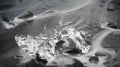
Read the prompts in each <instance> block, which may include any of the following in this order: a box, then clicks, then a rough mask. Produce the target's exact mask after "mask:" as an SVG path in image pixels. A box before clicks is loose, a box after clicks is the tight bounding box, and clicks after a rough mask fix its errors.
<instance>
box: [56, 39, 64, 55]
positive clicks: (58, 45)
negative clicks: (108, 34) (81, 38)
mask: <svg viewBox="0 0 120 67" xmlns="http://www.w3.org/2000/svg"><path fill="white" fill-rule="evenodd" d="M63 43H65V41H63V40H60V41H58V42H57V43H56V45H55V51H56V53H57V51H58V52H60V53H61V51H60V49H61V48H63V47H62V45H63Z"/></svg>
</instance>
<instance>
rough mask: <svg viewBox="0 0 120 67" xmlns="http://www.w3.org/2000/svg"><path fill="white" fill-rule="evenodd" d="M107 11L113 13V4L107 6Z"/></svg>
mask: <svg viewBox="0 0 120 67" xmlns="http://www.w3.org/2000/svg"><path fill="white" fill-rule="evenodd" d="M107 10H108V11H113V10H115V5H114V4H113V3H110V4H109V5H107Z"/></svg>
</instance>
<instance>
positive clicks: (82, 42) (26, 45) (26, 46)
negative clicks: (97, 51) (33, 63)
mask: <svg viewBox="0 0 120 67" xmlns="http://www.w3.org/2000/svg"><path fill="white" fill-rule="evenodd" d="M63 31H66V33H63ZM67 38H70V39H72V40H73V41H74V43H75V44H76V48H79V49H80V50H82V53H87V52H88V51H89V49H90V46H91V45H90V44H88V43H87V42H86V40H87V39H88V40H89V41H90V38H91V34H89V33H88V32H87V31H78V30H76V29H74V28H64V29H62V30H61V31H56V32H55V33H54V35H52V36H51V37H47V36H44V35H42V34H40V35H39V36H32V35H27V36H24V35H16V36H15V40H16V42H17V44H18V45H19V46H20V47H21V48H22V49H23V50H24V51H25V52H27V53H29V55H30V56H32V58H33V59H35V58H36V53H38V54H39V56H40V57H41V58H42V59H46V60H48V61H49V60H50V59H52V58H54V56H55V55H56V54H55V45H56V43H57V42H58V41H59V40H61V39H63V40H65V41H67V42H69V41H68V40H67ZM69 43H70V42H69ZM69 43H67V44H69Z"/></svg>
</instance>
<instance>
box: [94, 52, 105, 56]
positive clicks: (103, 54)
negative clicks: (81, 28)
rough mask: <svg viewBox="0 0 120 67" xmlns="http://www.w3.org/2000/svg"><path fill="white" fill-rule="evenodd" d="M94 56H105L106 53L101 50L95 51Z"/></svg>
mask: <svg viewBox="0 0 120 67" xmlns="http://www.w3.org/2000/svg"><path fill="white" fill-rule="evenodd" d="M95 56H106V54H105V53H103V52H100V51H97V52H96V53H95Z"/></svg>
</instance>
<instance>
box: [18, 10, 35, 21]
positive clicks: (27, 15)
mask: <svg viewBox="0 0 120 67" xmlns="http://www.w3.org/2000/svg"><path fill="white" fill-rule="evenodd" d="M33 15H34V14H33V13H32V12H30V11H27V12H26V13H25V14H23V15H21V16H19V17H18V18H20V19H25V18H30V17H33Z"/></svg>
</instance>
